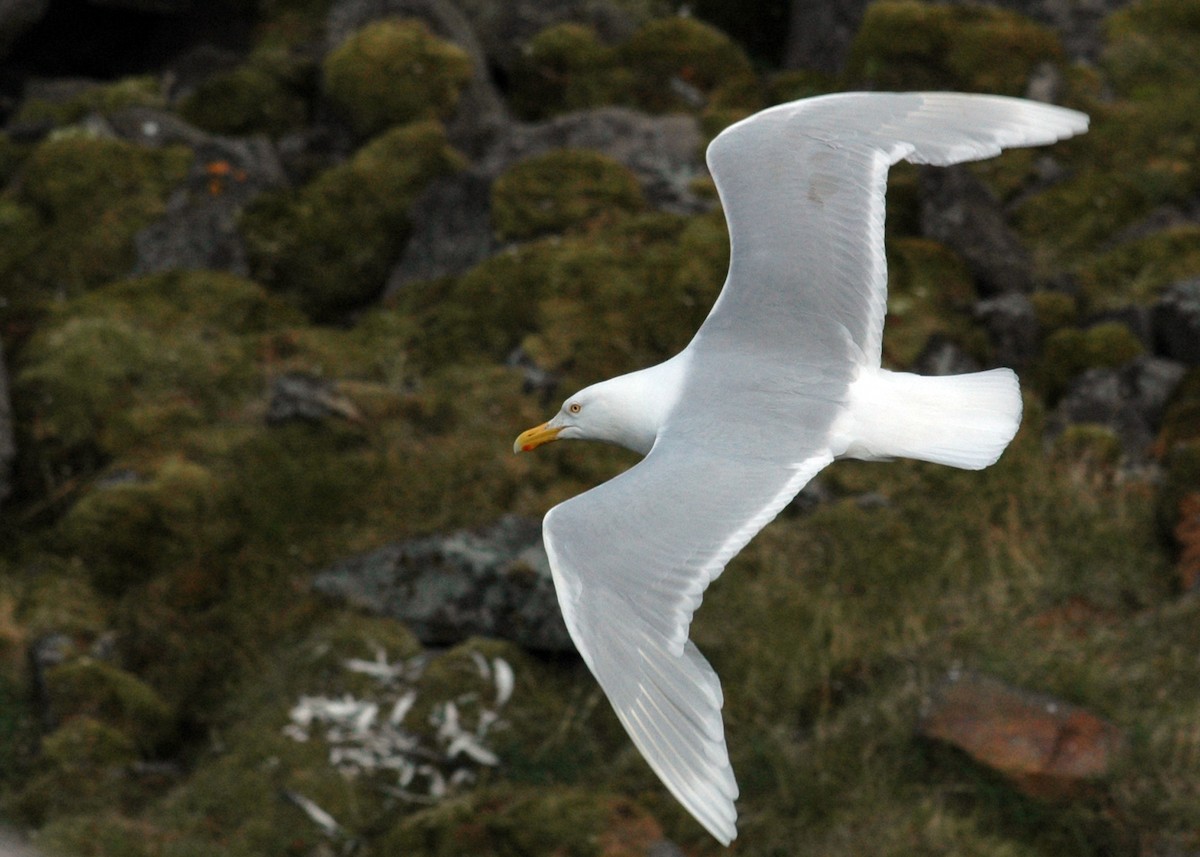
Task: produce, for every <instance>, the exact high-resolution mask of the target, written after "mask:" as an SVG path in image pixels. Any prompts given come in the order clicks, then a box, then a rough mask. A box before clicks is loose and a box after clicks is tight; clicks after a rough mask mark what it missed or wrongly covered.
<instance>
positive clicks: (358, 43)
mask: <svg viewBox="0 0 1200 857" xmlns="http://www.w3.org/2000/svg"><path fill="white" fill-rule="evenodd" d="M470 77H471V60H470V58H469V57H468V56H467V54H466V52H465V51H463V50H462V49H461V48H459V47H457V46H456V45H453V44H451V43H449V42H445V41H442V40H441V39H438V38H436V37H435V36H433V35H432V34H431V33H430V32H429V29H428V28H427V27H426V26H425V24H424V23H422V22H420V21H416V20H403V19H397V18H393V19H387V20H383V21H377V22H375V23H373V24H368V25H367V26H366V27H364V28H363V29H361V30H359V31H358V32H357V33H355V34H354V35H352V36H351V37H350V38H348V39H347V40H346V41H345V42H343V43H342V44H341V45H340V46H338V48H337V49H335V50H334V51H333V52H332V53H330V54H329V56H328V57H326V58H325V64H324V80H325V91H326V93H327V94H328V96H329V99H330V101H331V102H333V104H334V106H335V107H336V108H337V109H338V110H339V111H340V112H341V113H342V114H343V115H344V116H345V117H346V119H347V120H348V121H349V122H350V124H351V126H352V127H353V128H354V130H355V131H356V132H357V133H358V134H359V135H360V136H362V137H370V136H372V135H374V134H378V133H379V132H381V131H383V130H385V129H387V128H390V127H392V126H394V125H401V124H404V123H407V122H412V121H414V120H418V119H445V118H447V117H448V116H449V115H450V114H451V113H452V112H453V110H454V107H455V105H456V104H457V103H458V96H459V93H460V92H461V91H462V88H463V86H464V85H465V84H466V82H467V81H468V80H469V79H470Z"/></svg>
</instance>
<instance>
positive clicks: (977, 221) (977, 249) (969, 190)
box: [918, 167, 1033, 296]
mask: <svg viewBox="0 0 1200 857" xmlns="http://www.w3.org/2000/svg"><path fill="white" fill-rule="evenodd" d="M919 175H920V178H919V182H918V187H919V188H920V194H921V232H922V234H924V235H925V237H927V238H932V239H933V240H935V241H939V242H941V243H942V244H945V245H946V246H947V247H949V248H950V249H951V250H953V251H954V252H956V253H958V255H960V256H961V257H962V258H963V261H965V262H966V263H967V268H968V269H969V270H970V272H971V275H972V276H973V277H974V278H975V282H976V283H977V285H978V286H979V290H980V293H981V294H983V295H984V296H992V295H1000V294H1008V293H1010V292H1029V291H1031V290H1032V289H1033V260H1032V259H1031V258H1030V256H1029V251H1028V250H1027V249H1026V248H1025V246H1024V245H1023V244H1022V243H1021V242H1020V240H1019V239H1018V238H1017V236H1016V234H1015V233H1014V232H1013V231H1012V229H1011V228H1010V227H1009V225H1008V222H1007V221H1006V219H1005V217H1004V212H1003V210H1002V209H1001V207H1000V203H999V202H998V201H997V200H996V198H995V197H994V196H992V193H991V191H989V190H988V189H987V187H986V186H985V185H984V184H983V182H981V181H980V180H979V179H977V178H975V176H973V175H972V174H971V173H970V171H969V170H967V169H965V168H963V167H946V168H943V167H929V168H924V169H922V170H921V171H920V174H919Z"/></svg>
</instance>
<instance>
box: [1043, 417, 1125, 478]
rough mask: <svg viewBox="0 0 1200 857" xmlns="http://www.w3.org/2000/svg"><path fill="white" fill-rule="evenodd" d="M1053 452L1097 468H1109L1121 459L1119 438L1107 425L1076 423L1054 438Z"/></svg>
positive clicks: (1066, 458)
mask: <svg viewBox="0 0 1200 857" xmlns="http://www.w3.org/2000/svg"><path fill="white" fill-rule="evenodd" d="M1054 454H1055V455H1056V456H1058V457H1060V458H1062V459H1065V460H1067V461H1072V462H1077V463H1079V464H1083V465H1085V466H1087V467H1089V468H1095V469H1097V470H1106V469H1107V470H1111V469H1112V468H1113V467H1115V466H1116V465H1117V464H1118V463H1119V462H1120V460H1121V455H1122V449H1121V439H1120V438H1119V437H1118V436H1117V434H1116V432H1114V431H1113V430H1112V429H1110V428H1108V427H1107V426H1102V425H1093V424H1091V423H1077V424H1075V425H1070V426H1067V428H1066V430H1064V431H1063V433H1062V434H1060V435H1059V436H1058V437H1057V438H1055V440H1054Z"/></svg>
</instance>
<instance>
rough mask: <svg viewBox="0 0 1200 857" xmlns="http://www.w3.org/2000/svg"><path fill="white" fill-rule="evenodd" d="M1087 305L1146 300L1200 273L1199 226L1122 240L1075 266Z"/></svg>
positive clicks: (1096, 307)
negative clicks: (1115, 245) (1116, 245)
mask: <svg viewBox="0 0 1200 857" xmlns="http://www.w3.org/2000/svg"><path fill="white" fill-rule="evenodd" d="M1078 275H1079V287H1080V292H1081V297H1082V298H1083V299H1084V300H1085V301H1086V302H1087V305H1088V307H1089V308H1091V309H1106V308H1112V307H1114V306H1122V305H1125V304H1128V303H1130V302H1135V303H1141V304H1149V303H1151V302H1152V301H1153V300H1154V299H1155V298H1156V297H1157V296H1158V294H1159V292H1161V291H1162V290H1163V289H1164V288H1165V287H1167V286H1169V285H1171V284H1172V283H1175V282H1178V281H1179V280H1183V279H1187V278H1188V277H1194V276H1197V275H1200V226H1176V227H1172V228H1171V229H1165V230H1163V231H1162V232H1156V233H1154V234H1153V235H1150V236H1147V237H1146V238H1142V239H1139V240H1136V241H1131V242H1127V243H1125V244H1122V245H1120V246H1118V247H1116V248H1114V249H1113V250H1110V251H1109V252H1107V253H1105V254H1103V255H1100V256H1097V257H1095V258H1094V259H1092V260H1089V261H1088V262H1086V263H1084V264H1083V265H1081V266H1080V268H1079V270H1078Z"/></svg>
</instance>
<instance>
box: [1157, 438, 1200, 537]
mask: <svg viewBox="0 0 1200 857" xmlns="http://www.w3.org/2000/svg"><path fill="white" fill-rule="evenodd" d="M1163 471H1164V475H1163V481H1162V486H1161V488H1160V489H1159V492H1158V497H1157V498H1156V500H1157V502H1156V503H1155V511H1156V513H1157V514H1156V520H1157V523H1158V530H1159V534H1160V535H1161V537H1162V538H1163V540H1164V543H1167V544H1169V543H1171V541H1173V540H1174V538H1175V527H1176V526H1177V525H1178V524H1179V504H1180V501H1181V500H1183V498H1184V497H1185V496H1187V495H1188V494H1192V493H1194V492H1196V491H1200V440H1186V441H1181V442H1180V443H1177V444H1175V446H1173V447H1172V448H1171V449H1170V450H1169V451H1168V453H1167V454H1166V455H1165V456H1164V458H1163Z"/></svg>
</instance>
